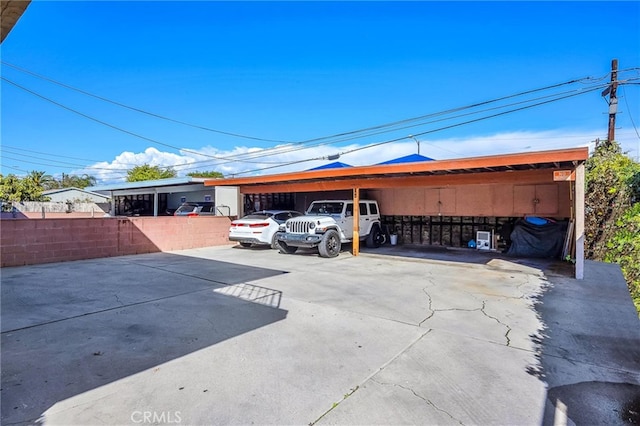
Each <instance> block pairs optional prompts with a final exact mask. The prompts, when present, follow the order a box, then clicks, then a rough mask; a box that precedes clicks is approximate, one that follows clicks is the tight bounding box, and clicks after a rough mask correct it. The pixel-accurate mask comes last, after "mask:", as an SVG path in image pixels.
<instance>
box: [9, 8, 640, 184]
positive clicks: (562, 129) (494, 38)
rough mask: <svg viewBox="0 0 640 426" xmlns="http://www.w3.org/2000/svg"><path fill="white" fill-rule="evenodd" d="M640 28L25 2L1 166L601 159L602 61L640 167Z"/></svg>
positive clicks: (586, 18) (532, 15)
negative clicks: (593, 153) (575, 153)
mask: <svg viewBox="0 0 640 426" xmlns="http://www.w3.org/2000/svg"><path fill="white" fill-rule="evenodd" d="M612 13H613V14H614V15H615V16H616V25H615V26H612V28H607V29H606V31H594V28H598V25H596V23H599V22H600V21H601V17H602V16H606V15H611V14H612ZM116 15H117V16H118V17H120V18H121V20H122V17H124V19H123V21H124V22H123V25H122V27H121V28H118V29H114V28H112V27H111V26H110V24H108V23H109V22H110V19H112V18H113V19H115V18H114V17H115V16H116ZM525 18H526V19H525ZM639 21H640V6H639V5H638V4H637V3H635V2H585V3H582V2H571V3H547V2H541V3H527V2H511V3H509V2H505V3H484V2H477V3H475V2H474V3H467V2H451V3H439V2H418V3H414V2H409V3H403V2H400V3H396V2H393V3H390V2H389V3H388V2H373V3H369V2H354V3H341V2H327V3H306V2H301V3H270V2H257V3H254V2H247V3H244V2H238V3H219V2H140V3H135V2H32V4H31V5H30V6H29V7H28V8H27V10H26V11H25V13H24V15H23V16H22V18H21V19H20V20H19V21H18V23H17V25H16V26H15V27H14V29H13V30H12V32H11V33H10V34H9V36H8V37H7V38H6V39H5V41H4V42H3V44H2V49H3V58H2V63H1V70H2V78H1V84H2V86H1V88H2V123H3V126H2V147H1V154H2V160H1V162H2V164H1V165H2V173H3V175H6V174H9V173H14V174H18V175H20V174H26V173H27V172H28V171H30V170H43V171H46V172H47V173H48V174H52V175H59V174H60V173H67V174H69V173H72V174H85V173H86V174H90V175H93V176H96V178H98V181H99V182H100V183H107V182H112V181H118V180H122V179H124V177H125V176H126V172H127V170H129V169H131V168H132V167H133V166H135V165H141V164H150V165H158V166H161V167H172V168H174V169H175V170H176V171H177V172H178V174H179V175H184V174H186V173H188V172H192V171H196V170H198V171H203V170H216V171H220V172H222V173H223V174H225V175H228V176H229V175H234V176H235V175H252V174H266V173H281V172H286V171H292V170H304V169H309V168H313V167H316V166H319V165H323V164H326V163H328V162H329V158H331V159H336V158H340V161H342V162H345V163H348V164H352V165H366V164H375V163H379V162H383V161H386V160H389V159H392V158H397V157H400V156H403V155H407V154H411V153H415V152H416V151H419V152H420V153H421V154H422V155H426V156H428V157H431V158H435V159H444V158H454V157H467V156H474V155H489V154H499V153H508V152H517V151H537V150H545V149H556V148H563V147H575V146H591V147H593V145H594V142H595V140H596V139H598V138H599V139H601V140H604V139H606V137H607V117H608V111H609V105H608V97H607V96H606V95H604V96H603V93H605V90H606V89H607V88H608V87H609V85H610V78H611V74H610V65H611V60H612V59H613V58H617V59H618V61H619V63H620V69H619V71H618V77H617V79H618V83H619V87H618V98H619V108H618V111H619V114H618V117H617V126H616V127H617V129H616V139H617V140H618V141H619V142H620V143H621V145H622V146H623V149H624V150H625V151H627V152H628V153H629V155H631V156H633V157H637V156H638V155H640V134H639V133H638V127H637V126H636V124H640V116H639V114H640V96H639V92H638V84H639V83H640V68H638V65H640V23H639ZM169 24H171V25H170V26H168V25H169ZM498 24H499V25H498ZM599 26H600V27H602V25H601V24H599ZM54 27H55V28H56V29H57V32H56V31H54V30H53V28H54ZM61 28H63V30H60V29H61ZM167 28H173V30H172V31H169V33H170V34H167V31H166V29H167ZM550 29H552V30H553V31H549V30H550ZM605 33H606V34H605ZM611 40H615V43H612V42H611Z"/></svg>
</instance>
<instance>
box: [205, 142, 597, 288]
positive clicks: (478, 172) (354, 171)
mask: <svg viewBox="0 0 640 426" xmlns="http://www.w3.org/2000/svg"><path fill="white" fill-rule="evenodd" d="M588 155H589V152H588V149H587V148H573V149H562V150H552V151H538V152H530V153H517V154H505V155H493V156H484V157H473V158H460V159H452V160H437V161H421V162H413V163H401V164H382V165H373V166H361V167H350V168H338V169H324V170H309V171H302V172H294V173H283V174H274V175H266V176H254V177H246V178H230V179H216V180H215V181H214V180H210V181H207V182H205V185H206V186H209V185H215V186H217V187H221V186H236V187H239V188H240V193H241V194H242V195H248V194H292V193H293V194H295V204H296V207H298V206H303V207H306V206H307V205H308V203H309V202H310V201H313V199H318V198H326V197H329V196H332V195H333V198H335V196H336V195H335V194H339V196H342V197H344V196H349V197H353V199H354V202H358V200H359V199H360V198H361V196H362V198H373V199H375V200H377V201H378V203H379V204H380V211H381V214H382V215H385V216H394V215H400V216H426V215H429V216H434V217H441V216H447V217H467V216H473V217H512V218H517V217H522V216H525V215H537V216H545V217H550V218H555V219H561V220H567V221H569V223H570V224H571V229H572V231H573V232H572V233H571V235H572V236H573V237H572V238H571V243H572V244H570V246H572V249H571V250H570V252H571V254H572V257H573V258H574V259H575V262H576V268H575V274H576V278H578V279H582V278H583V274H584V162H585V161H586V160H587V158H588ZM346 194H349V195H346ZM356 210H357V209H356ZM354 222H355V223H356V224H357V223H358V222H357V218H354ZM357 236H358V229H357V226H354V244H353V254H354V255H357V254H358V252H359V244H358V238H357Z"/></svg>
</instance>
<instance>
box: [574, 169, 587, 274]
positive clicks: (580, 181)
mask: <svg viewBox="0 0 640 426" xmlns="http://www.w3.org/2000/svg"><path fill="white" fill-rule="evenodd" d="M584 189H585V188H584V163H581V164H580V165H578V166H577V167H576V185H575V191H576V194H575V197H574V198H575V203H576V205H575V212H576V232H575V238H576V241H575V242H576V279H578V280H581V279H583V278H584Z"/></svg>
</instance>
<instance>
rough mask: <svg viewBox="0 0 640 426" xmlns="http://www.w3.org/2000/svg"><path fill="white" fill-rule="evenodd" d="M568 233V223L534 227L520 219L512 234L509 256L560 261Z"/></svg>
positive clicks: (552, 223) (551, 223)
mask: <svg viewBox="0 0 640 426" xmlns="http://www.w3.org/2000/svg"><path fill="white" fill-rule="evenodd" d="M566 232H567V222H566V221H560V222H549V223H547V224H545V225H534V224H532V223H529V222H527V221H526V220H524V219H519V220H518V221H517V222H516V223H515V224H514V227H513V231H512V232H511V246H510V247H509V250H507V255H509V256H519V257H544V258H556V259H560V257H561V256H562V249H563V247H564V238H565V234H566Z"/></svg>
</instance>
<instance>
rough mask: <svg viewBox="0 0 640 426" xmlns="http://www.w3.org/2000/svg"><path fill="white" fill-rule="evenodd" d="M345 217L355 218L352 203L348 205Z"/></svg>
mask: <svg viewBox="0 0 640 426" xmlns="http://www.w3.org/2000/svg"><path fill="white" fill-rule="evenodd" d="M344 215H345V216H346V217H349V216H353V204H352V203H347V209H346V210H345V212H344Z"/></svg>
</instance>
